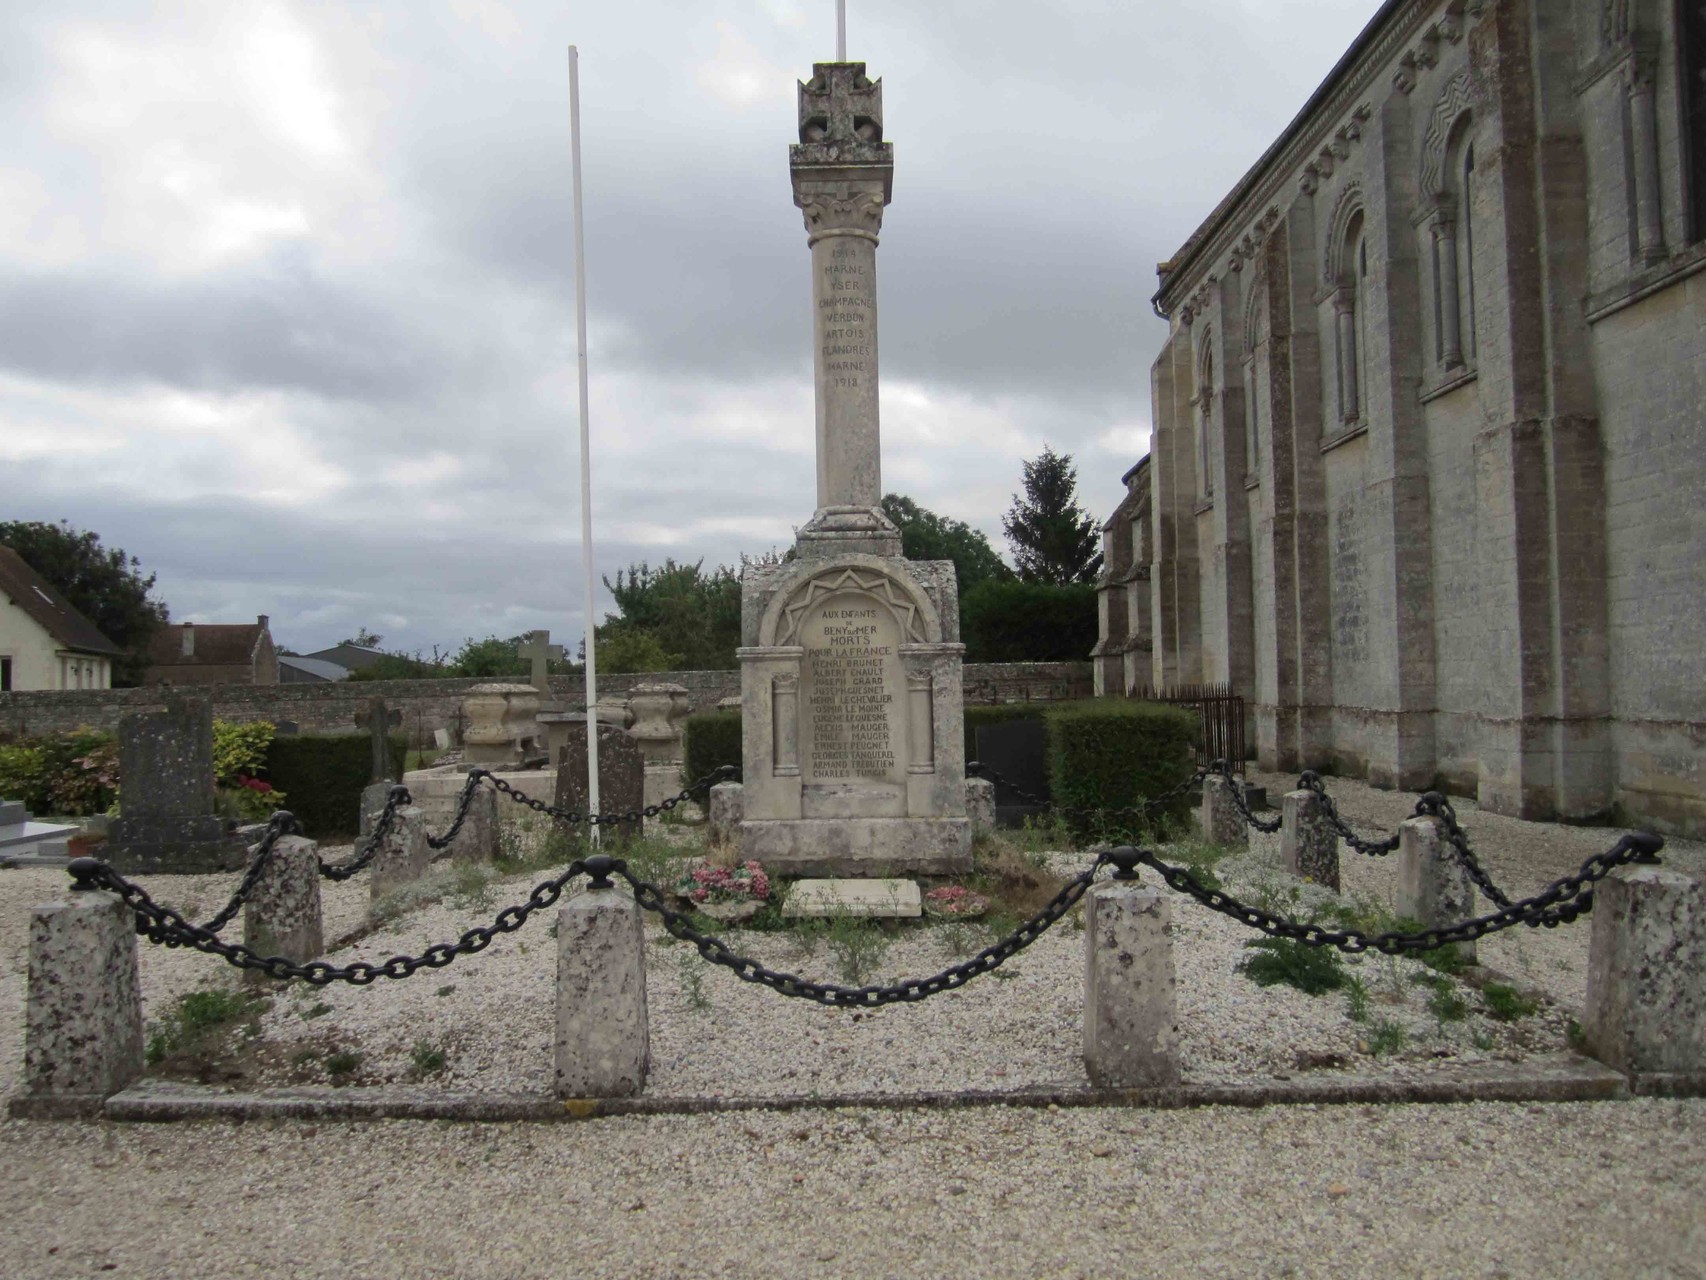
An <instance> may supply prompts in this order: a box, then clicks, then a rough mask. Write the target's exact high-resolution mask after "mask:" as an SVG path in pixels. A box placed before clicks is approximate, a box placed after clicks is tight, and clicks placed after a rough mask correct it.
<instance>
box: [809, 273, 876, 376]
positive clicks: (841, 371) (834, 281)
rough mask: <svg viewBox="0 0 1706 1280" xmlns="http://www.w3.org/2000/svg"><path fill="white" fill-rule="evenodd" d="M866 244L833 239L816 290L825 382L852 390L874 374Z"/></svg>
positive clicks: (870, 280)
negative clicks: (835, 241) (819, 286)
mask: <svg viewBox="0 0 1706 1280" xmlns="http://www.w3.org/2000/svg"><path fill="white" fill-rule="evenodd" d="M871 256H872V255H871V252H870V246H869V245H868V244H860V243H851V244H850V243H846V242H842V243H838V244H836V245H835V246H834V247H833V248H832V249H831V250H830V251H829V255H828V259H829V260H828V261H827V262H823V263H822V264H821V265H820V267H819V270H820V271H822V272H823V280H822V281H821V288H820V289H819V290H818V299H817V307H818V326H817V328H818V335H819V340H820V342H821V346H822V351H823V376H824V379H825V380H826V385H828V386H831V387H845V388H848V389H850V390H851V389H856V388H859V387H861V386H863V385H865V384H866V383H867V381H868V380H869V379H870V377H871V376H872V374H873V373H874V372H875V369H874V362H873V361H872V358H871V304H872V302H873V301H874V290H873V289H872V278H873V277H872V273H873V271H874V264H873V262H872V261H871Z"/></svg>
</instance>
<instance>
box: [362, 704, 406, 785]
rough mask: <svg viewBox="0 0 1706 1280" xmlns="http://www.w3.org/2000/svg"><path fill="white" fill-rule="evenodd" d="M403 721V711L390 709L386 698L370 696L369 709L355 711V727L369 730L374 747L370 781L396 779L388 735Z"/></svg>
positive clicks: (369, 737) (369, 736) (392, 780)
mask: <svg viewBox="0 0 1706 1280" xmlns="http://www.w3.org/2000/svg"><path fill="white" fill-rule="evenodd" d="M402 723H403V713H402V712H401V711H391V710H388V709H387V708H386V706H385V699H384V698H370V699H369V700H368V703H367V709H366V710H364V711H358V712H356V713H355V727H356V728H358V729H366V730H367V733H368V739H369V741H370V743H371V744H372V747H373V764H372V769H371V772H372V775H373V776H372V777H370V778H369V779H368V781H369V782H394V781H396V779H394V778H393V777H392V776H391V773H392V769H391V744H390V743H389V742H388V741H387V740H386V735H387V732H388V731H389V730H390V729H391V728H392V727H393V726H396V725H400V724H402Z"/></svg>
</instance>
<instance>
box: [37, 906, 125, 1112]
mask: <svg viewBox="0 0 1706 1280" xmlns="http://www.w3.org/2000/svg"><path fill="white" fill-rule="evenodd" d="M28 981H29V988H28V989H29V997H28V1006H29V1007H28V1012H27V1014H26V1015H25V1032H24V1092H23V1095H22V1096H21V1097H20V1098H17V1099H15V1100H14V1105H13V1108H12V1110H13V1114H16V1115H53V1114H60V1115H70V1114H85V1113H89V1112H93V1111H96V1110H98V1109H99V1107H100V1104H101V1101H102V1100H103V1099H105V1098H108V1097H110V1096H111V1095H113V1094H115V1093H117V1092H118V1091H119V1090H120V1089H123V1088H124V1087H125V1086H126V1085H128V1084H130V1083H131V1082H132V1081H133V1080H135V1079H136V1078H137V1077H138V1076H140V1075H141V1074H142V986H141V982H140V980H139V978H138V975H137V965H136V926H135V918H134V917H133V916H132V915H131V912H130V908H128V907H126V906H125V905H124V903H123V901H121V900H120V898H119V897H118V895H117V894H114V893H108V892H106V891H105V890H100V889H74V890H72V891H71V892H70V893H69V894H67V895H66V897H65V899H64V900H63V901H60V902H49V903H45V904H43V905H42V906H39V907H36V908H34V909H33V910H32V911H31V912H30V959H29V980H28Z"/></svg>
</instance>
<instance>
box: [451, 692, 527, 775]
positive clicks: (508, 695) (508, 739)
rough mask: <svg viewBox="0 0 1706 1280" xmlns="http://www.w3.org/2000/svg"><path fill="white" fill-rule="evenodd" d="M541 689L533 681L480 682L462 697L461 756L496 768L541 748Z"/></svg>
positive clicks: (515, 761)
mask: <svg viewBox="0 0 1706 1280" xmlns="http://www.w3.org/2000/svg"><path fill="white" fill-rule="evenodd" d="M538 714H539V690H537V689H535V688H534V687H533V686H532V685H530V684H477V685H475V686H474V687H473V688H472V689H470V690H468V694H467V696H466V697H464V698H463V699H462V716H463V720H464V724H465V727H464V728H463V730H462V758H463V760H464V761H466V762H467V763H469V764H477V765H483V766H485V767H486V768H496V767H498V766H500V765H519V764H520V763H521V762H522V760H523V759H525V758H526V756H527V755H528V754H529V753H530V752H534V751H537V750H538V741H539V724H538V721H537V720H536V719H535V717H536V716H538Z"/></svg>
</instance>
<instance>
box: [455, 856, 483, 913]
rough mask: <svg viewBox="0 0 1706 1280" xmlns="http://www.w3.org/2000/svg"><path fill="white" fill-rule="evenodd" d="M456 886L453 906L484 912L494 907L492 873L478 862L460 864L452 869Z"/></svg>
mask: <svg viewBox="0 0 1706 1280" xmlns="http://www.w3.org/2000/svg"><path fill="white" fill-rule="evenodd" d="M451 874H452V875H453V876H454V878H455V885H454V887H453V889H452V892H451V895H450V901H451V905H453V906H457V907H473V908H475V909H477V910H480V911H484V910H486V909H488V908H489V907H490V906H491V905H492V873H491V872H489V871H488V870H487V869H486V868H485V867H482V866H481V865H480V864H479V863H477V862H458V863H456V864H454V865H453V866H452V867H451Z"/></svg>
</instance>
